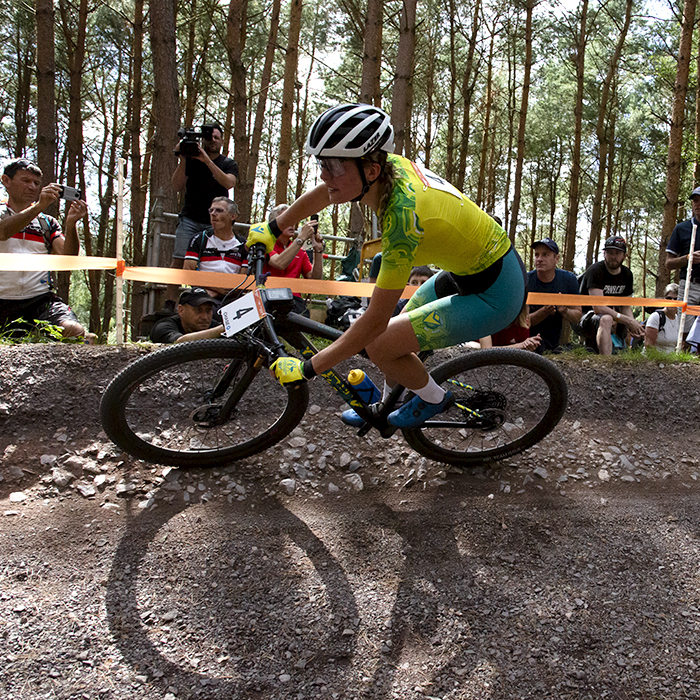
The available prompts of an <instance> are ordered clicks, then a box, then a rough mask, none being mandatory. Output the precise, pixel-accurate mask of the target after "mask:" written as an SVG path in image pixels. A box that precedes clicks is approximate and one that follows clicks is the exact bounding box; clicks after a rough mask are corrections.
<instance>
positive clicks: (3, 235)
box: [0, 158, 95, 343]
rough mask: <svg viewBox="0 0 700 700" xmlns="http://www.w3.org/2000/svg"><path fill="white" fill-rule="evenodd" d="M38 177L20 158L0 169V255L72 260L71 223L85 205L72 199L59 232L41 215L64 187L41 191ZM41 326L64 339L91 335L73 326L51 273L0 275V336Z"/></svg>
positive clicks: (74, 235)
mask: <svg viewBox="0 0 700 700" xmlns="http://www.w3.org/2000/svg"><path fill="white" fill-rule="evenodd" d="M41 178H42V173H41V170H40V169H39V167H38V166H37V165H35V164H34V163H32V162H31V161H29V160H26V159H24V158H17V159H15V160H13V161H10V162H9V163H8V164H7V165H6V166H5V168H4V170H3V174H2V184H3V186H4V188H5V190H6V191H7V202H5V203H3V204H2V205H1V206H0V253H20V254H23V255H49V254H51V253H53V254H54V255H77V254H78V252H79V251H80V242H79V240H78V231H77V228H76V224H77V222H78V221H79V220H80V219H82V218H83V217H84V216H86V214H87V204H86V203H85V202H84V201H82V200H80V199H76V200H74V201H73V202H72V203H71V206H70V208H69V209H68V213H67V214H66V220H65V225H64V227H63V230H61V226H60V224H59V223H58V221H57V220H56V219H55V218H54V217H53V216H49V215H47V214H45V213H44V212H45V210H46V209H48V208H49V207H50V206H51V205H52V204H54V203H55V202H56V201H58V199H59V197H60V196H61V194H63V192H64V188H63V187H62V186H61V185H58V184H57V183H55V182H54V183H52V184H50V185H46V187H43V188H42V186H41ZM36 321H46V322H47V323H50V324H52V325H56V326H61V328H62V329H63V335H64V337H66V338H75V337H82V338H84V339H85V341H86V342H88V343H94V342H95V336H94V334H92V333H88V332H87V330H86V329H85V328H84V327H83V326H82V325H81V323H80V322H79V321H78V318H77V316H76V315H75V313H74V312H73V310H72V309H71V308H70V306H68V304H66V303H65V302H64V301H63V300H62V299H61V298H60V297H59V296H57V295H56V294H55V293H54V292H53V291H52V284H51V274H50V273H49V272H46V271H43V272H35V271H26V272H22V271H4V270H3V271H0V333H4V332H6V331H10V333H25V332H27V331H28V330H31V329H32V328H33V327H35V326H36Z"/></svg>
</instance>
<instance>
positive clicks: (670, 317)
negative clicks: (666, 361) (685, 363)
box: [644, 282, 681, 352]
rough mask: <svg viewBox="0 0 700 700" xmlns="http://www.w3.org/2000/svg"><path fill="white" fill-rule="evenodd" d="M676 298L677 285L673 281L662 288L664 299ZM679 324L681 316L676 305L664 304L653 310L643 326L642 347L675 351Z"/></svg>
mask: <svg viewBox="0 0 700 700" xmlns="http://www.w3.org/2000/svg"><path fill="white" fill-rule="evenodd" d="M677 298H678V285H677V284H676V283H675V282H671V284H667V285H666V288H665V289H664V299H669V300H676V299H677ZM680 325H681V316H680V314H679V313H678V307H677V306H665V307H664V308H663V309H660V310H658V311H654V313H653V314H651V316H649V318H648V319H647V323H646V326H645V328H644V348H645V349H646V348H657V349H658V350H661V351H662V352H676V343H677V342H678V331H679V330H680Z"/></svg>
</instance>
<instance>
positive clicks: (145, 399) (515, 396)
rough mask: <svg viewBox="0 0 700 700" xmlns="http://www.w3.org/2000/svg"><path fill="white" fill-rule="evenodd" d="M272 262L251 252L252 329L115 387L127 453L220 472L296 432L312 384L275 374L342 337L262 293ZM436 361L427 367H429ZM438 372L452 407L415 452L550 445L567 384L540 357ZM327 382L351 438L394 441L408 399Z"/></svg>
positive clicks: (523, 355) (113, 421)
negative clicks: (291, 382) (378, 397)
mask: <svg viewBox="0 0 700 700" xmlns="http://www.w3.org/2000/svg"><path fill="white" fill-rule="evenodd" d="M264 260H265V253H264V246H253V248H251V250H250V252H249V269H253V270H254V271H255V275H254V278H255V281H256V285H257V288H256V291H255V292H254V294H257V295H258V299H259V304H260V306H261V307H262V308H263V309H264V313H263V315H262V316H261V318H260V319H259V320H257V321H256V322H255V323H254V324H252V325H250V326H248V327H247V328H245V329H243V330H241V331H240V332H238V333H236V334H235V335H233V336H232V337H231V338H217V339H212V340H200V341H194V342H188V343H182V344H176V345H172V346H169V347H167V348H164V349H162V350H159V351H157V352H154V353H152V354H149V355H146V356H145V357H143V358H140V359H139V360H137V361H135V362H133V363H132V364H130V365H129V366H127V367H126V368H125V369H124V370H122V371H121V372H120V373H119V374H118V375H117V376H116V377H115V378H114V379H113V380H112V381H111V382H110V384H109V385H108V387H107V389H106V390H105V392H104V395H103V397H102V401H101V405H100V414H101V420H102V425H103V427H104V430H105V432H106V433H107V435H108V436H109V437H110V439H111V440H112V441H114V442H115V443H116V444H117V445H118V446H119V447H120V448H122V449H123V450H124V451H126V452H128V453H129V454H131V455H133V456H135V457H137V458H139V459H143V460H145V461H148V462H156V463H160V464H167V465H172V466H178V467H214V466H219V465H222V464H227V463H231V462H234V461H236V460H240V459H244V458H246V457H250V456H251V455H254V454H257V453H259V452H262V451H263V450H265V449H267V448H269V447H271V446H273V445H275V444H276V443H278V442H280V441H281V440H282V439H283V438H284V437H286V436H287V435H289V433H291V432H292V430H294V428H295V427H296V426H297V425H298V424H299V422H300V421H301V419H302V417H303V416H304V413H305V412H306V409H307V406H308V402H309V387H308V384H306V383H303V384H299V385H297V386H286V387H283V386H281V385H280V384H279V382H278V381H277V380H276V379H275V378H274V377H273V376H272V375H271V372H270V371H269V366H270V364H272V362H274V360H275V359H277V358H278V357H280V356H285V355H287V354H288V352H293V351H296V352H298V353H299V355H300V356H301V357H303V358H309V357H312V356H313V355H314V354H315V353H316V352H317V351H318V350H317V348H316V347H315V345H314V344H313V342H312V340H311V339H310V336H311V337H317V338H324V339H326V340H329V341H333V340H335V339H337V338H338V337H340V335H342V332H341V331H339V330H338V329H336V328H333V327H331V326H327V325H325V324H322V323H318V322H317V321H314V320H312V319H309V318H305V317H304V316H301V315H299V314H296V313H294V312H293V311H292V310H291V309H292V306H293V296H292V292H291V290H290V289H283V288H269V289H266V288H265V287H264V285H263V283H264V279H265V277H264V275H263V274H262V270H263V265H264ZM317 342H318V341H317ZM458 350H460V349H458ZM429 354H430V352H424V353H421V354H420V355H419V357H420V358H421V360H422V361H425V359H426V358H427V356H428V355H429ZM431 374H432V376H433V377H434V378H435V380H436V381H437V382H438V384H440V385H441V386H443V387H444V388H445V389H449V390H450V391H451V392H452V394H453V396H454V404H453V405H452V406H451V407H450V408H449V410H447V411H446V412H444V413H442V414H440V415H438V416H436V417H435V418H433V419H431V420H428V421H427V422H426V423H424V424H423V425H421V426H420V427H418V428H412V429H404V430H403V431H402V432H403V436H404V438H405V440H406V442H407V443H408V444H409V445H410V446H411V447H412V448H413V449H414V450H416V451H417V452H419V453H420V454H421V455H423V456H425V457H427V458H429V459H431V460H435V461H438V462H444V463H446V464H451V465H457V466H461V467H469V466H475V465H478V464H483V463H486V462H490V461H497V460H501V459H504V458H506V457H509V456H511V455H515V454H517V453H519V452H522V451H523V450H525V449H527V448H528V447H531V446H532V445H534V444H535V443H537V442H538V441H539V440H541V439H542V438H544V437H545V436H546V435H548V434H549V433H550V432H551V431H552V430H553V429H554V427H555V426H556V425H557V423H558V422H559V420H560V419H561V417H562V415H563V413H564V411H565V409H566V403H567V386H566V380H565V379H564V376H563V375H562V373H561V372H560V370H559V369H558V367H557V366H556V365H555V364H554V363H553V362H551V361H550V360H547V359H546V358H544V357H541V356H539V355H537V354H535V353H533V352H526V351H524V350H511V349H505V348H500V349H489V350H466V349H465V351H464V353H463V354H462V353H460V354H459V356H457V357H453V358H452V359H449V360H447V361H446V362H442V363H441V364H439V365H437V366H436V367H434V368H433V369H432V370H431ZM321 377H322V378H323V380H325V381H326V382H327V383H328V384H329V385H330V387H331V389H332V390H333V391H335V392H337V393H338V394H339V395H340V396H341V397H342V398H343V399H344V400H345V401H346V402H347V403H348V404H349V405H350V406H351V407H352V408H353V409H354V410H355V411H356V412H357V413H358V414H359V415H360V416H361V417H362V418H363V419H364V420H365V423H364V425H363V426H362V427H360V428H359V429H357V428H349V429H351V430H356V431H357V434H358V435H359V436H363V435H365V434H367V433H368V432H369V431H370V430H377V431H378V432H379V433H380V435H382V436H383V437H385V438H389V437H391V436H392V435H393V434H394V433H395V432H396V430H397V428H395V427H394V426H392V425H390V424H389V423H388V422H387V416H388V415H389V413H391V412H392V411H393V410H394V409H395V407H396V406H397V404H398V403H399V401H400V400H401V399H402V398H405V397H404V396H403V395H404V394H405V393H406V392H405V391H404V388H403V387H402V386H398V385H397V386H395V387H394V388H393V389H392V390H391V392H390V393H389V395H388V396H387V398H386V400H384V401H382V402H379V403H375V404H372V405H369V404H368V403H367V402H366V401H365V400H364V399H363V398H362V396H361V395H360V394H359V393H358V392H357V391H356V390H355V388H354V387H353V386H352V385H351V384H350V383H349V382H348V381H347V380H346V379H345V378H344V377H342V376H340V374H338V372H336V371H335V370H333V369H331V370H329V371H327V372H324V373H323V374H322V375H321ZM319 380H320V378H319V379H317V380H316V381H319ZM411 396H412V394H410V393H408V398H410V397H411ZM338 423H339V430H340V429H343V428H342V427H341V425H340V419H338Z"/></svg>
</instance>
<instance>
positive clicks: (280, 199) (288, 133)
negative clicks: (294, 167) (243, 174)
mask: <svg viewBox="0 0 700 700" xmlns="http://www.w3.org/2000/svg"><path fill="white" fill-rule="evenodd" d="M301 10H302V3H301V0H291V3H290V7H289V34H288V36H287V49H286V55H285V59H284V84H283V86H282V112H281V114H280V143H279V157H278V159H277V179H276V183H275V204H283V203H285V202H286V201H287V199H288V198H289V192H288V187H289V168H290V164H291V159H292V116H293V113H294V93H295V89H296V82H297V66H298V65H299V34H300V32H301Z"/></svg>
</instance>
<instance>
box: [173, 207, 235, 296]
mask: <svg viewBox="0 0 700 700" xmlns="http://www.w3.org/2000/svg"><path fill="white" fill-rule="evenodd" d="M236 216H238V205H237V204H236V203H235V202H234V201H232V200H231V199H229V198H228V197H216V198H215V199H214V200H213V201H212V203H211V206H210V207H209V218H210V220H211V226H212V229H213V231H212V232H206V231H203V232H202V233H198V234H197V235H196V236H193V237H192V240H191V241H190V244H189V246H188V248H187V254H186V255H185V263H184V269H185V270H203V271H205V272H228V273H233V274H236V273H239V272H242V273H243V274H245V273H246V271H247V269H248V253H247V251H246V247H245V244H244V243H241V242H240V241H239V240H238V239H237V238H236V237H235V235H234V233H233V223H234V221H235V220H236ZM205 289H206V290H207V292H208V293H209V294H210V295H211V297H212V298H213V299H214V300H215V301H221V300H223V298H224V297H225V296H226V294H227V293H228V292H229V291H231V288H230V287H229V288H225V287H205Z"/></svg>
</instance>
